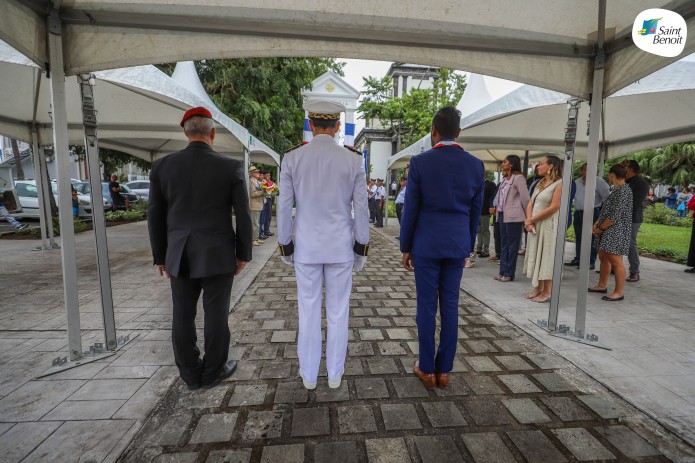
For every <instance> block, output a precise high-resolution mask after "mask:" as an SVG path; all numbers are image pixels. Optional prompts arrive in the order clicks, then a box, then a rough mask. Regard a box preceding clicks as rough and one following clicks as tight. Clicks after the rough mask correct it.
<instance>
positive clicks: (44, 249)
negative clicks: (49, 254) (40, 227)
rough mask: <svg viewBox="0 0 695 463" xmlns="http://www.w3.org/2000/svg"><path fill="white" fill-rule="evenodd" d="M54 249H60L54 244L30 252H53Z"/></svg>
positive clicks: (38, 247) (37, 247)
mask: <svg viewBox="0 0 695 463" xmlns="http://www.w3.org/2000/svg"><path fill="white" fill-rule="evenodd" d="M54 249H60V245H58V244H54V245H53V246H36V247H35V248H34V249H32V251H53V250H54Z"/></svg>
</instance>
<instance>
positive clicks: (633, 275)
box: [627, 273, 639, 283]
mask: <svg viewBox="0 0 695 463" xmlns="http://www.w3.org/2000/svg"><path fill="white" fill-rule="evenodd" d="M627 281H629V282H630V283H634V282H636V281H639V273H631V274H630V276H629V277H628V278H627Z"/></svg>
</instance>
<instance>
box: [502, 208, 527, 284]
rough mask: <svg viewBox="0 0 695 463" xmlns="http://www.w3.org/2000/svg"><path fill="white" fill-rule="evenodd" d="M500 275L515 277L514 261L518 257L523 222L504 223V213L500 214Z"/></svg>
mask: <svg viewBox="0 0 695 463" xmlns="http://www.w3.org/2000/svg"><path fill="white" fill-rule="evenodd" d="M499 222H500V241H501V244H502V252H501V253H500V275H502V276H503V277H511V278H512V279H513V278H514V277H515V276H516V259H517V257H518V256H519V246H520V245H521V234H522V232H523V225H524V223H523V222H509V223H505V222H504V212H500V221H499Z"/></svg>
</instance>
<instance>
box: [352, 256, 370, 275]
mask: <svg viewBox="0 0 695 463" xmlns="http://www.w3.org/2000/svg"><path fill="white" fill-rule="evenodd" d="M366 263H367V256H360V255H357V254H355V261H354V262H353V263H352V269H353V270H354V271H355V272H361V271H362V269H363V268H364V264H366Z"/></svg>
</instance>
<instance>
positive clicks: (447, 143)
mask: <svg viewBox="0 0 695 463" xmlns="http://www.w3.org/2000/svg"><path fill="white" fill-rule="evenodd" d="M442 146H455V147H457V148H459V149H461V150H463V148H461V145H459V144H458V143H456V142H455V141H453V140H444V141H440V142H439V143H437V144H436V145H434V146H433V147H432V149H437V148H441V147H442Z"/></svg>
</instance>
